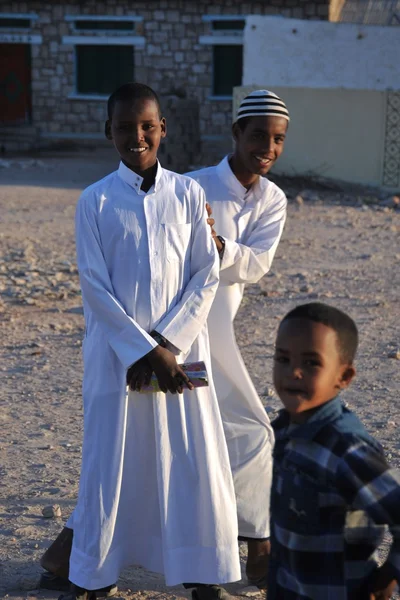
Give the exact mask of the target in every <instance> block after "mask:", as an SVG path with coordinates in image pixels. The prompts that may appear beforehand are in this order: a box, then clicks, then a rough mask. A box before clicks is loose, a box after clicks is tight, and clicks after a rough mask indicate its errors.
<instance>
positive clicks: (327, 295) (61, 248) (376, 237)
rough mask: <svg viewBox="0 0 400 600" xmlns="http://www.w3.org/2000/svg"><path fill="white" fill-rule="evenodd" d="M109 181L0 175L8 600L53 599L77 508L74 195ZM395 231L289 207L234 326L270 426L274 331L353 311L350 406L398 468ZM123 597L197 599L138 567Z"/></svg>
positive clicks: (104, 166)
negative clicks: (320, 305) (49, 570)
mask: <svg viewBox="0 0 400 600" xmlns="http://www.w3.org/2000/svg"><path fill="white" fill-rule="evenodd" d="M26 164H27V163H25V165H26ZM111 168H113V167H112V166H111ZM109 170H110V159H109V157H104V159H99V158H96V160H94V159H90V158H76V157H75V158H71V157H65V158H63V159H61V158H59V159H57V160H55V159H53V160H50V159H41V160H40V161H31V163H28V166H27V167H26V168H21V165H20V164H13V165H11V166H9V167H7V168H1V167H0V184H1V187H0V208H1V225H0V293H1V301H0V336H1V339H2V342H3V343H2V347H1V350H0V351H1V360H0V369H1V381H2V386H1V389H0V406H1V410H0V425H1V436H0V437H1V441H0V482H1V483H0V485H1V495H0V561H1V567H0V569H1V570H0V597H2V598H6V597H7V598H13V599H14V600H17V599H18V600H21V599H22V598H27V597H30V598H32V599H34V598H49V599H51V600H53V599H55V598H56V597H57V594H45V593H41V592H38V591H35V590H36V586H37V581H38V577H39V573H40V567H39V565H38V559H39V557H40V555H41V554H42V552H43V550H44V549H45V548H46V547H47V545H48V543H49V541H50V540H52V539H53V538H54V537H55V536H56V534H57V533H58V532H59V530H60V529H61V527H62V523H63V522H64V520H65V518H66V517H67V516H68V514H69V513H70V511H71V510H72V508H73V506H74V503H75V498H76V494H77V484H78V473H79V467H80V457H81V436H82V410H81V398H80V385H81V372H82V364H81V352H80V346H81V338H82V332H83V318H82V314H81V303H80V294H79V284H78V276H77V271H76V267H75V257H74V243H73V214H74V205H75V202H76V200H77V197H78V195H79V191H80V190H81V189H82V188H83V187H84V186H85V185H87V184H89V183H91V182H92V181H94V180H95V179H96V178H99V177H100V176H102V175H104V174H106V173H107V172H108V171H109ZM292 194H293V190H292ZM399 231H400V212H399V211H392V210H389V209H384V208H383V207H377V206H373V205H367V204H364V203H363V202H362V201H361V200H360V199H358V200H357V198H356V197H355V196H354V195H347V198H346V199H343V195H342V196H341V198H340V202H338V196H337V195H336V194H335V193H334V192H326V191H325V192H320V193H319V195H317V196H314V197H313V199H312V200H309V201H307V200H306V201H305V203H304V204H303V205H302V206H300V205H298V204H297V203H296V202H292V203H291V204H290V207H289V216H288V222H287V227H286V230H285V233H284V237H283V240H282V243H281V245H280V247H279V249H278V253H277V256H276V259H275V262H274V265H273V272H272V273H270V274H269V275H268V276H267V277H265V278H264V279H263V280H262V281H261V282H260V284H257V285H252V286H250V287H249V288H248V289H247V293H246V297H245V301H244V303H243V306H242V308H241V311H240V314H239V316H238V319H237V323H236V330H237V337H238V341H239V343H240V346H241V348H242V351H243V355H244V358H245V360H246V363H247V364H248V366H249V368H250V371H251V373H252V376H253V378H254V381H255V384H256V387H257V389H258V391H259V393H260V394H261V395H262V396H263V399H264V400H265V404H266V406H267V410H268V411H269V412H270V413H271V416H273V415H274V413H275V411H276V410H277V409H278V408H279V403H278V400H277V398H276V397H275V395H274V392H273V390H272V384H271V356H272V349H273V340H274V334H275V331H276V326H277V323H278V320H279V319H280V318H281V317H282V316H283V315H284V313H285V312H286V311H287V310H288V309H290V308H291V307H293V306H294V305H295V304H298V303H301V302H305V301H308V300H310V299H319V300H321V301H325V302H328V303H332V304H335V305H337V306H338V307H341V308H343V309H344V310H346V311H348V312H349V313H350V314H351V315H352V316H353V317H354V318H355V319H356V321H357V323H358V325H359V328H360V337H361V344H360V350H359V355H358V377H357V380H356V382H355V383H354V385H353V386H352V387H351V388H350V389H349V390H348V392H346V395H345V400H346V401H347V402H348V403H349V405H350V406H351V407H352V408H354V409H355V410H356V411H357V413H358V414H359V416H360V417H361V418H362V419H363V421H364V422H365V424H366V425H367V428H368V429H369V431H370V432H371V433H372V434H373V435H375V436H376V437H377V438H378V439H379V440H380V442H381V443H382V444H383V445H384V447H385V450H386V452H387V455H388V457H389V460H390V461H391V463H392V464H394V465H396V466H398V467H400V427H399V425H400V405H399V401H398V390H399V389H400V385H399V384H400V374H399V373H400V360H397V359H396V358H390V356H395V353H396V351H397V350H399V343H400V341H399V340H400V335H399V333H400V310H399V289H400V270H399V259H400V245H399V237H400V236H399ZM55 503H57V504H59V505H60V506H61V509H62V518H61V519H45V518H43V517H42V508H43V507H44V506H47V505H51V504H55ZM243 585H244V582H242V584H239V585H235V586H234V587H233V589H232V591H233V592H238V591H240V589H241V587H243ZM119 586H120V590H121V596H122V597H124V598H129V599H131V598H138V597H139V596H140V597H141V598H146V597H149V598H150V597H151V598H158V599H160V600H161V599H162V600H164V599H165V600H167V599H168V600H170V599H172V598H188V597H189V594H188V593H187V592H185V591H184V590H183V589H182V588H180V587H179V588H177V589H172V590H171V589H168V590H167V589H166V588H165V587H164V585H163V582H162V579H161V578H160V577H159V576H157V575H154V574H149V573H147V572H146V571H144V570H143V569H138V568H134V569H130V570H128V571H126V572H124V573H123V575H122V577H121V580H120V582H119ZM128 590H129V591H128Z"/></svg>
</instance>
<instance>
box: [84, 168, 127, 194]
mask: <svg viewBox="0 0 400 600" xmlns="http://www.w3.org/2000/svg"><path fill="white" fill-rule="evenodd" d="M117 176H118V171H113V172H112V173H109V174H108V175H106V176H105V177H102V179H99V180H98V181H95V182H94V183H91V184H90V185H89V186H88V187H87V188H85V189H84V190H83V192H82V194H81V199H84V198H90V197H91V196H93V197H94V196H96V195H97V194H98V193H104V191H105V190H107V191H108V190H109V189H110V187H111V186H113V185H115V181H116V179H117Z"/></svg>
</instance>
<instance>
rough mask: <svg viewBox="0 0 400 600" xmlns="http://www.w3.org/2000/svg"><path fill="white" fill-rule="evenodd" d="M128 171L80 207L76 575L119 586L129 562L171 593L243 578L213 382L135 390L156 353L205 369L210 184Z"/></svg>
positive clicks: (213, 273) (212, 282)
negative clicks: (136, 378) (132, 381)
mask: <svg viewBox="0 0 400 600" xmlns="http://www.w3.org/2000/svg"><path fill="white" fill-rule="evenodd" d="M141 183H142V179H141V178H140V177H139V176H137V175H136V174H135V173H134V172H132V171H131V170H129V169H128V168H127V167H125V166H124V165H123V164H121V165H120V167H119V170H118V171H116V172H114V173H112V174H111V175H109V176H108V177H106V178H104V179H103V180H101V181H100V182H97V183H96V184H94V185H92V186H90V187H89V188H87V189H86V190H85V191H84V192H83V194H82V196H81V198H80V200H79V202H78V206H77V212H76V238H77V259H78V267H79V274H80V280H81V287H82V297H83V305H84V313H85V324H86V335H85V339H84V344H83V358H84V380H83V401H84V441H83V456H82V471H81V479H80V486H79V496H78V503H77V506H76V509H75V511H74V513H73V519H72V523H70V524H72V526H73V529H74V538H73V547H72V554H71V559H70V579H71V581H72V582H73V583H75V584H77V585H79V586H81V587H84V588H86V589H96V588H100V587H104V586H106V585H110V584H112V583H114V582H115V581H116V580H117V579H118V575H119V573H120V570H121V569H122V568H123V567H124V566H127V565H131V564H140V565H142V566H144V567H145V568H147V569H149V570H151V571H155V572H159V573H164V575H165V579H166V583H167V585H175V584H179V583H182V582H191V581H195V582H203V583H215V582H228V581H236V580H238V579H240V564H239V555H238V547H237V535H238V529H237V518H236V504H235V494H234V487H233V481H232V474H231V470H230V465H229V456H228V451H227V445H226V441H225V437H224V431H223V426H222V420H221V415H220V412H219V408H218V402H217V399H216V395H215V390H214V386H213V384H212V381H211V382H210V387H209V388H202V389H198V390H195V391H188V390H187V391H185V392H184V393H183V395H173V394H166V395H165V394H163V393H158V394H137V393H132V392H131V393H129V395H128V394H127V392H126V385H125V378H126V371H127V369H128V367H129V366H130V365H132V364H133V363H134V362H136V361H137V360H138V359H140V358H141V357H142V356H144V355H145V354H147V353H148V352H149V351H150V350H151V349H152V348H153V347H154V346H155V345H156V344H155V342H154V340H153V339H152V338H151V337H150V336H149V332H150V331H151V330H152V329H154V328H157V330H158V331H159V332H160V333H162V334H163V335H164V336H165V337H166V338H167V339H168V340H169V341H170V342H171V344H173V347H174V348H175V353H176V354H177V359H178V362H181V361H182V362H183V361H186V360H187V361H196V360H204V361H205V363H206V364H207V366H208V369H209V370H210V373H211V365H210V355H209V342H208V333H207V326H206V319H207V316H208V312H209V309H210V306H211V303H212V301H213V299H214V295H215V292H216V289H217V286H218V259H217V257H216V252H215V248H214V247H213V246H214V244H213V242H212V239H211V236H210V232H209V228H208V225H207V221H206V214H205V197H204V193H203V191H202V190H201V188H200V187H199V186H198V185H197V184H196V183H195V182H193V181H192V180H191V179H189V178H188V177H185V176H182V175H177V174H175V173H172V172H170V171H167V170H164V169H162V168H161V166H160V165H158V172H157V177H156V182H155V185H154V186H153V188H152V189H151V190H149V192H148V193H144V192H142V191H141V190H140V186H141Z"/></svg>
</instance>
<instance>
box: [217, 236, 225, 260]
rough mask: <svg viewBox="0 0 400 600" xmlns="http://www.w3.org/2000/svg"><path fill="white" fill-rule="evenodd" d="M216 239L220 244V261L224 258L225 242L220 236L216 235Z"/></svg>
mask: <svg viewBox="0 0 400 600" xmlns="http://www.w3.org/2000/svg"><path fill="white" fill-rule="evenodd" d="M217 238H218V239H219V241H220V242H221V244H222V248H221V250H218V254H219V257H220V259H222V257H223V256H224V252H225V240H224V238H223V237H222V235H217Z"/></svg>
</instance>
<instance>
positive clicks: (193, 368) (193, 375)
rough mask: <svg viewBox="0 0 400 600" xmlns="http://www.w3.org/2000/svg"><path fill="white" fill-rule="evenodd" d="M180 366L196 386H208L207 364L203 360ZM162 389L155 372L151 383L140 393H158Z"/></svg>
mask: <svg viewBox="0 0 400 600" xmlns="http://www.w3.org/2000/svg"><path fill="white" fill-rule="evenodd" d="M179 366H180V367H181V369H182V370H183V371H185V373H186V375H187V376H188V377H189V379H190V381H191V382H192V383H193V385H194V387H195V388H200V387H207V386H208V375H207V369H206V365H205V364H204V362H203V361H202V360H200V361H198V362H192V363H184V364H183V365H179ZM160 391H161V390H160V388H159V385H158V381H157V377H156V376H155V374H154V373H153V375H152V376H151V379H150V383H149V385H144V386H143V387H142V389H141V390H140V393H141V394H148V393H149V392H153V393H156V392H160Z"/></svg>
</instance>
